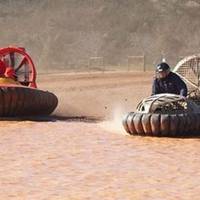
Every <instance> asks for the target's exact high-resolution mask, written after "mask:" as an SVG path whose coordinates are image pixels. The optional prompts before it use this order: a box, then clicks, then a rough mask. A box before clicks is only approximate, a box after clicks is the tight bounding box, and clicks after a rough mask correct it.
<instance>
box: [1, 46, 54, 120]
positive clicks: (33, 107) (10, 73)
mask: <svg viewBox="0 0 200 200" xmlns="http://www.w3.org/2000/svg"><path fill="white" fill-rule="evenodd" d="M57 104H58V99H57V97H56V96H55V95H54V94H53V93H50V92H48V91H42V90H39V89H37V85H36V70H35V66H34V64H33V61H32V59H31V58H30V56H29V55H28V54H27V53H26V51H25V49H24V48H21V47H7V48H1V49H0V117H21V116H35V115H39V116H43V115H49V114H51V113H52V112H53V111H54V109H55V108H56V106H57Z"/></svg>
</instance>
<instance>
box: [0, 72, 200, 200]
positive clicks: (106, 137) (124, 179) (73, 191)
mask: <svg viewBox="0 0 200 200" xmlns="http://www.w3.org/2000/svg"><path fill="white" fill-rule="evenodd" d="M151 81H152V73H149V72H148V73H139V72H135V73H128V74H125V73H114V74H112V73H106V74H79V75H78V74H71V75H68V74H61V75H59V74H57V75H48V76H46V77H45V76H43V75H41V76H39V78H38V86H39V87H40V88H42V89H47V90H49V91H53V92H54V93H55V94H56V95H57V96H58V97H59V107H58V109H57V110H56V111H55V113H54V116H53V117H51V118H47V119H38V120H37V121H34V120H32V121H31V120H24V121H20V120H19V121H14V120H12V121H0V128H1V133H0V160H1V165H0V199H2V200H4V199H19V200H26V199H28V200H32V199H33V200H35V199H42V200H55V199H56V200H57V199H59V200H61V199H62V200H65V199H70V200H85V199H88V200H89V199H92V200H102V199H104V200H113V199H114V200H129V199H130V200H132V199H138V200H140V199H141V200H143V199H145V200H146V199H147V200H148V199H156V200H157V199H169V200H172V199H173V200H177V199H188V200H189V199H193V200H195V199H196V200H197V199H199V191H200V186H199V182H200V170H199V164H200V149H199V144H200V140H199V139H198V138H185V139H182V138H151V137H140V136H129V135H127V134H126V133H125V131H124V130H123V128H122V125H121V117H122V116H123V114H125V113H126V112H129V111H133V110H134V109H135V106H136V105H137V103H138V102H139V101H140V100H142V98H144V97H145V96H148V95H149V94H150V91H151ZM99 119H101V120H100V121H99ZM102 119H104V120H102Z"/></svg>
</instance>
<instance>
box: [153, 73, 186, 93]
mask: <svg viewBox="0 0 200 200" xmlns="http://www.w3.org/2000/svg"><path fill="white" fill-rule="evenodd" d="M161 93H171V94H178V95H181V96H185V97H186V96H187V86H186V84H185V82H184V81H183V80H182V79H181V78H180V77H179V76H178V75H177V74H175V73H173V72H170V73H169V74H168V76H167V77H166V78H164V79H158V78H156V79H155V80H154V82H153V87H152V95H154V94H161Z"/></svg>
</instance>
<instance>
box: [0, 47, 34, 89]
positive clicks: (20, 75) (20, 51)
mask: <svg viewBox="0 0 200 200" xmlns="http://www.w3.org/2000/svg"><path fill="white" fill-rule="evenodd" d="M0 59H1V60H2V61H3V62H5V63H6V66H9V67H12V68H13V69H14V71H15V75H16V77H17V81H19V82H20V83H21V84H22V85H24V86H28V87H32V88H37V85H36V70H35V66H34V63H33V61H32V59H31V57H30V56H29V55H28V54H27V53H26V51H25V48H22V47H6V48H0Z"/></svg>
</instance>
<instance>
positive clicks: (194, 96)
mask: <svg viewBox="0 0 200 200" xmlns="http://www.w3.org/2000/svg"><path fill="white" fill-rule="evenodd" d="M173 71H174V72H175V73H177V74H178V75H179V76H180V77H181V78H182V79H183V80H184V81H185V83H186V84H187V87H188V89H189V94H188V96H187V98H184V97H182V96H179V95H174V94H159V95H154V96H150V97H147V98H145V99H144V100H142V101H141V102H140V103H139V104H138V106H137V109H136V111H135V112H129V113H128V114H126V115H125V117H124V118H123V122H122V123H123V126H124V129H125V130H126V132H127V133H129V134H131V135H141V136H157V137H162V136H165V137H180V136H181V137H182V136H192V135H195V136H197V135H198V136H200V54H198V55H192V56H188V57H185V58H183V59H182V60H181V61H179V62H178V64H177V65H176V67H175V68H174V70H173Z"/></svg>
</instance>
